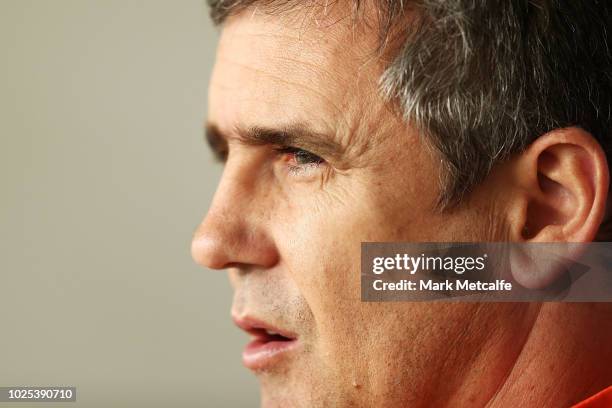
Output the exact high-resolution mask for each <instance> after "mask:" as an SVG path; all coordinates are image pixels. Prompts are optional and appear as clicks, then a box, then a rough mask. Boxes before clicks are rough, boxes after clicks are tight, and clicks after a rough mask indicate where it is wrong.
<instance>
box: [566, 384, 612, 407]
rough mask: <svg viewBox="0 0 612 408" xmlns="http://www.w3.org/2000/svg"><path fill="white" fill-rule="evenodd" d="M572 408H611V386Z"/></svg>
mask: <svg viewBox="0 0 612 408" xmlns="http://www.w3.org/2000/svg"><path fill="white" fill-rule="evenodd" d="M572 408H612V386H610V387H608V388H606V389H604V390H603V391H600V392H598V393H597V394H595V395H593V396H592V397H590V398H587V399H585V400H584V401H582V402H579V403H578V404H576V405H574V406H573V407H572Z"/></svg>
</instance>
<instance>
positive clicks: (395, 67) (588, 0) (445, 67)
mask: <svg viewBox="0 0 612 408" xmlns="http://www.w3.org/2000/svg"><path fill="white" fill-rule="evenodd" d="M372 1H373V3H374V4H375V7H377V8H378V10H377V12H378V13H377V15H378V16H379V17H380V19H381V21H380V22H379V25H380V27H381V33H380V37H381V38H380V41H381V44H383V43H387V42H389V40H390V38H391V37H392V36H393V35H396V36H397V34H398V33H399V35H400V36H403V37H402V38H403V39H401V40H400V44H401V45H400V47H398V48H397V50H396V51H395V54H394V56H393V62H392V63H391V64H390V66H389V67H387V68H386V70H385V71H384V74H383V76H382V78H380V89H381V92H382V94H383V96H384V97H386V98H387V99H388V100H389V101H392V102H393V103H394V104H396V106H397V107H399V108H400V112H401V115H402V116H403V117H404V118H405V119H406V121H410V122H411V123H413V124H414V125H416V126H417V128H418V129H420V130H421V131H422V132H423V133H424V134H426V135H427V138H426V140H427V141H428V143H430V144H431V145H432V146H433V147H434V148H435V149H437V151H438V152H439V153H440V154H441V156H442V158H443V160H442V165H443V168H444V171H443V180H442V181H441V182H442V195H441V197H440V199H439V206H440V208H447V207H449V206H452V205H454V204H455V203H457V202H459V201H460V200H461V198H462V197H463V196H464V195H466V194H467V193H468V192H469V191H470V190H471V189H472V188H473V186H474V185H476V184H477V183H479V182H480V181H482V180H483V179H484V178H485V177H486V176H487V175H488V173H489V172H490V170H491V168H492V167H493V166H494V165H495V164H496V163H497V162H499V161H502V160H504V159H506V158H508V157H509V156H510V155H511V154H513V153H516V152H520V151H522V150H523V149H525V147H526V146H528V145H529V144H530V143H531V142H533V141H534V140H535V139H536V138H537V137H539V136H541V135H543V134H545V133H547V132H549V131H551V130H553V129H557V128H564V127H569V126H579V127H581V128H583V129H585V130H586V131H588V132H590V133H591V134H592V135H593V136H594V137H595V138H596V139H597V140H598V141H599V143H600V144H601V145H602V147H603V148H604V150H605V151H606V155H607V157H608V162H609V163H610V162H612V161H611V160H610V158H611V150H612V147H611V145H612V143H611V139H612V133H611V127H610V120H611V117H612V50H611V48H610V47H611V45H612V38H610V35H609V32H608V30H612V6H611V5H610V1H609V0H581V1H576V0H566V1H563V0H413V1H410V0H406V1H403V0H372ZM362 2H363V0H350V2H349V3H350V6H351V9H352V10H357V9H359V8H360V7H362ZM208 3H209V5H210V6H211V16H212V18H213V20H214V21H215V22H216V23H217V24H221V23H222V22H223V21H224V20H225V19H226V18H227V17H228V16H230V15H232V14H237V13H238V12H240V11H241V10H244V9H246V8H248V7H251V6H253V5H257V6H258V7H260V8H262V9H267V10H269V11H272V12H274V11H278V10H285V9H287V8H291V7H294V6H297V5H298V4H299V5H303V4H304V2H303V1H301V2H299V1H295V0H293V1H292V0H209V1H208ZM409 13H410V14H411V15H413V16H416V19H412V20H411V23H410V24H407V19H406V16H407V15H408V14H409ZM408 26H409V27H408Z"/></svg>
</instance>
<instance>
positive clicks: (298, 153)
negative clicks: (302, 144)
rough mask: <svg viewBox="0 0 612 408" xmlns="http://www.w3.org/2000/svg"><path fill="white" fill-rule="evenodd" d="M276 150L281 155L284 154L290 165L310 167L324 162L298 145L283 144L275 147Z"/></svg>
mask: <svg viewBox="0 0 612 408" xmlns="http://www.w3.org/2000/svg"><path fill="white" fill-rule="evenodd" d="M276 151H277V152H278V153H279V154H281V155H285V157H286V158H287V160H288V164H289V166H291V167H298V168H299V167H306V166H308V167H311V166H318V165H320V164H322V163H325V160H323V159H322V158H321V157H319V156H317V155H316V154H314V153H310V152H309V151H307V150H304V149H300V148H298V147H292V146H283V147H279V148H277V149H276Z"/></svg>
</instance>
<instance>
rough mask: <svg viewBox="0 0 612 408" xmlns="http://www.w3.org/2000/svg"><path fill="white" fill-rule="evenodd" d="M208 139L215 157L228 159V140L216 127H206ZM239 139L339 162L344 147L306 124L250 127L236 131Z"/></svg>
mask: <svg viewBox="0 0 612 408" xmlns="http://www.w3.org/2000/svg"><path fill="white" fill-rule="evenodd" d="M205 133H206V140H207V141H208V145H209V146H210V148H211V150H212V151H213V152H214V153H215V156H216V157H217V158H219V159H221V160H224V159H226V158H227V150H228V149H227V140H228V135H225V134H224V133H223V132H222V131H221V130H220V129H219V128H218V127H217V126H216V125H215V124H212V123H209V124H207V125H206V130H205ZM235 134H236V136H237V140H238V141H239V142H241V143H243V144H246V145H250V146H264V145H276V146H292V147H297V148H300V149H304V150H307V151H309V152H311V153H313V154H316V155H318V156H322V157H323V158H324V159H325V160H340V158H341V157H342V156H343V154H344V148H343V147H342V145H340V144H339V143H338V142H337V141H335V140H334V139H333V138H332V137H331V136H328V135H326V134H324V133H320V132H316V131H314V130H312V129H309V128H308V127H307V126H305V125H303V124H299V123H296V124H290V125H287V126H282V127H279V128H269V127H262V126H249V127H240V126H237V127H236V128H235Z"/></svg>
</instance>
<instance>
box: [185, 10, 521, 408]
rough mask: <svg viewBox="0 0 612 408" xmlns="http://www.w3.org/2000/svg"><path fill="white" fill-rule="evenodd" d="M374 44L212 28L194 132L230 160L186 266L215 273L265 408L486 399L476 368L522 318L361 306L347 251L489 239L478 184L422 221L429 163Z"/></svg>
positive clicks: (468, 309)
mask: <svg viewBox="0 0 612 408" xmlns="http://www.w3.org/2000/svg"><path fill="white" fill-rule="evenodd" d="M330 20H332V19H331V18H330ZM375 41H376V33H375V32H374V31H373V32H371V33H366V32H360V31H358V30H353V29H351V27H350V25H349V22H348V21H346V22H345V20H342V21H338V22H335V23H334V24H330V23H329V21H325V19H323V20H318V19H316V18H315V19H309V18H308V17H303V16H302V18H298V17H295V16H294V17H284V18H280V17H266V16H262V15H259V14H258V13H256V12H255V13H253V12H252V11H249V12H245V13H244V14H243V15H240V16H237V17H235V18H232V19H231V20H230V21H228V22H227V23H226V24H225V26H224V28H223V32H222V36H221V39H220V42H219V49H218V55H217V61H216V66H215V69H214V73H213V76H212V80H211V82H210V95H209V112H208V121H209V123H210V124H211V125H213V126H214V128H215V129H214V131H212V132H211V133H213V136H215V137H216V138H217V139H218V138H220V137H222V138H223V139H224V141H221V142H219V141H218V140H217V141H216V142H214V143H220V145H221V146H223V145H224V143H227V149H228V150H229V155H228V157H227V161H226V164H225V170H224V174H223V178H222V180H221V182H220V184H219V187H218V191H217V193H216V196H215V198H214V201H213V203H212V205H211V207H210V210H209V212H208V214H207V216H206V218H205V220H204V222H203V223H202V225H201V226H200V228H199V229H198V231H197V232H196V234H195V237H194V241H193V247H192V252H193V256H194V258H195V259H196V260H197V261H199V262H200V263H202V264H204V265H205V266H208V267H210V268H217V269H228V270H229V275H230V280H231V282H232V285H233V287H234V291H235V293H234V302H233V306H232V316H233V318H234V319H235V320H236V321H237V323H238V324H239V325H240V326H242V327H243V328H244V329H247V330H249V331H250V332H251V334H252V335H253V337H254V338H255V339H256V341H255V342H254V343H253V344H251V346H250V347H249V348H248V350H246V351H245V353H244V354H243V360H244V363H245V365H246V366H247V367H249V368H250V369H252V370H253V371H254V372H255V373H256V374H257V375H258V377H259V379H260V381H261V387H262V403H263V405H264V406H278V407H287V406H292V407H298V406H305V407H315V406H322V407H323V406H399V405H398V404H409V403H411V402H412V403H413V405H414V404H416V405H418V401H423V400H428V401H429V403H430V404H433V405H435V401H436V397H437V396H439V395H448V394H452V393H453V392H460V391H455V390H460V389H461V384H462V383H463V382H465V381H475V378H476V377H475V376H478V378H479V379H478V381H481V382H484V383H486V382H487V380H486V378H487V376H486V374H487V373H488V372H487V371H486V370H487V369H488V368H485V367H487V364H486V361H487V359H490V358H491V356H492V355H494V354H496V353H497V354H499V355H506V354H507V355H508V356H509V357H510V356H511V355H512V354H513V351H514V350H517V347H519V345H520V342H519V341H517V339H516V338H514V337H513V336H512V335H511V334H508V333H512V332H513V331H512V330H507V329H508V328H509V327H511V326H515V325H516V321H517V320H516V319H517V316H522V315H523V314H524V313H526V310H527V309H526V308H528V306H526V305H523V306H521V305H510V304H506V305H493V304H488V305H480V304H470V303H466V304H441V303H380V304H376V303H365V302H361V301H360V243H361V242H362V241H414V242H427V241H478V240H494V239H499V238H501V235H502V234H503V232H502V231H503V230H504V228H503V225H500V223H497V222H496V220H497V218H496V216H495V214H496V210H495V209H494V207H493V206H492V205H489V204H487V203H489V202H490V201H492V200H493V198H494V197H495V194H496V193H495V188H496V187H487V184H486V183H485V185H483V186H481V187H480V188H479V190H477V191H476V192H475V193H474V194H473V195H472V196H471V198H470V202H469V203H464V204H462V205H461V206H460V207H459V208H458V209H457V210H454V211H452V212H445V213H438V212H437V211H436V210H435V203H436V200H437V197H438V194H439V192H440V191H439V187H438V180H439V178H440V171H441V169H440V167H439V158H437V157H436V156H435V154H433V153H431V151H430V149H427V148H426V145H425V144H424V143H423V137H424V136H423V135H422V134H419V133H418V132H416V131H415V130H413V129H411V128H410V127H409V126H407V125H406V124H405V123H403V122H402V121H401V120H400V119H399V118H398V117H397V115H396V114H395V113H394V112H393V109H392V108H390V107H389V105H387V104H385V103H384V101H383V100H382V99H381V98H380V96H379V93H378V91H377V80H378V78H379V76H380V74H381V73H382V69H383V66H384V61H381V60H380V59H379V58H377V54H376V53H375V52H374V48H375V46H376V43H375ZM223 149H224V147H221V150H223ZM491 197H493V198H491ZM493 322H495V323H494V324H493ZM487 327H488V329H487ZM483 328H485V329H484V330H483ZM263 329H268V331H271V332H278V333H280V334H282V335H284V337H281V336H274V335H270V334H267V333H265V331H264V330H263ZM514 332H517V333H520V328H519V329H518V330H515V331H514ZM481 349H486V350H487V354H486V355H484V353H483V354H479V350H481ZM500 361H501V364H499V365H497V366H496V367H494V369H493V370H494V372H493V373H490V374H495V372H499V371H500V370H503V369H504V358H503V357H502V358H500ZM508 361H510V360H509V359H508ZM508 364H509V363H508ZM458 372H462V373H464V374H460V375H458ZM482 378H485V379H484V380H483V379H482ZM491 378H492V379H491V381H495V379H494V378H495V377H494V375H493V376H491ZM485 385H486V384H485ZM468 397H469V398H470V400H473V401H474V402H475V403H476V402H478V401H480V400H481V399H482V398H485V397H487V396H486V395H475V396H468ZM400 402H401V403H400ZM393 404H395V405H393Z"/></svg>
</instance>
